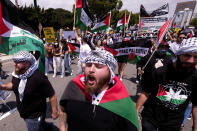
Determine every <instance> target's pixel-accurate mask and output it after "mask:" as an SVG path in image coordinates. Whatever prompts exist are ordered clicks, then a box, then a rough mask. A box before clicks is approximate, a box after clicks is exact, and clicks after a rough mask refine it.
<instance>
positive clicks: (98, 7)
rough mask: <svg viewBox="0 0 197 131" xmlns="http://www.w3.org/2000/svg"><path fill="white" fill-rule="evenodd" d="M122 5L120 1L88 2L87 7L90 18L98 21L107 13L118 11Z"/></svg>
mask: <svg viewBox="0 0 197 131" xmlns="http://www.w3.org/2000/svg"><path fill="white" fill-rule="evenodd" d="M122 5H123V3H122V1H121V0H88V6H89V9H90V13H91V14H92V16H93V17H94V18H95V19H96V20H99V19H101V18H102V17H103V16H105V15H106V14H107V13H108V12H110V11H114V10H120V9H121V7H122Z"/></svg>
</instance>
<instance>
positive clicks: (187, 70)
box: [176, 57, 196, 74]
mask: <svg viewBox="0 0 197 131" xmlns="http://www.w3.org/2000/svg"><path fill="white" fill-rule="evenodd" d="M195 64H196V63H187V62H181V61H180V58H179V57H177V62H176V65H177V68H178V70H180V71H181V72H183V73H185V74H188V73H192V72H193V71H194V70H195ZM183 65H187V67H186V66H183Z"/></svg>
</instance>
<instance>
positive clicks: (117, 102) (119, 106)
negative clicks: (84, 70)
mask: <svg viewBox="0 0 197 131" xmlns="http://www.w3.org/2000/svg"><path fill="white" fill-rule="evenodd" d="M83 79H84V74H82V75H80V76H78V77H76V78H74V79H73V82H74V84H75V85H76V86H77V87H72V89H71V90H73V88H78V89H79V91H80V92H81V93H82V94H83V95H84V96H85V97H86V98H87V99H89V101H90V102H91V101H92V96H91V95H89V94H87V93H86V91H85V84H84V81H83ZM114 81H115V85H113V86H112V87H111V88H110V89H108V90H107V91H106V92H105V94H104V95H103V97H102V98H101V100H100V102H99V103H98V106H99V107H102V108H104V109H106V110H108V111H110V112H113V113H114V114H116V115H118V116H119V117H122V118H123V120H126V121H127V122H128V124H127V125H125V126H128V128H127V129H133V130H132V131H139V121H138V116H137V112H136V107H135V105H134V103H133V101H132V100H131V98H130V95H129V93H128V92H127V89H126V88H125V86H124V85H123V83H122V82H121V81H120V80H119V78H118V77H117V76H115V78H114ZM68 86H69V85H68ZM74 90H75V92H77V90H76V89H74ZM67 93H68V92H67ZM76 94H79V93H76ZM80 96H81V95H80ZM76 97H77V96H75V98H74V99H77V98H76ZM60 105H61V101H60ZM125 128H126V127H125Z"/></svg>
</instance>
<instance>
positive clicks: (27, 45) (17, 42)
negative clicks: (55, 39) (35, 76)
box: [0, 0, 45, 72]
mask: <svg viewBox="0 0 197 131" xmlns="http://www.w3.org/2000/svg"><path fill="white" fill-rule="evenodd" d="M21 50H26V51H31V52H32V51H37V52H39V54H40V57H39V58H38V60H39V69H40V70H41V71H42V72H44V60H45V49H44V45H43V42H42V40H41V39H40V38H38V37H37V36H36V35H35V32H34V31H33V29H32V28H31V27H30V26H28V25H27V24H25V23H24V21H23V19H22V14H20V13H19V11H18V9H17V8H16V7H15V5H14V4H13V3H12V2H11V1H9V0H1V1H0V52H1V53H5V54H8V55H11V54H14V53H16V52H18V51H21Z"/></svg>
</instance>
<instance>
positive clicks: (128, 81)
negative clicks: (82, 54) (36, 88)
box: [0, 60, 193, 131]
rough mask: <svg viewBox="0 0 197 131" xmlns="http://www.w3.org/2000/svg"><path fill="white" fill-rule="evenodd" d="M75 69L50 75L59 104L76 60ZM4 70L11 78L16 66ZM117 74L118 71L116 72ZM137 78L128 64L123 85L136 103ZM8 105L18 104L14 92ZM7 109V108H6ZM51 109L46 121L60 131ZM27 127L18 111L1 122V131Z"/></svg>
mask: <svg viewBox="0 0 197 131" xmlns="http://www.w3.org/2000/svg"><path fill="white" fill-rule="evenodd" d="M71 67H72V69H73V75H72V76H68V75H67V76H65V77H64V78H60V74H59V75H57V76H56V78H52V75H53V73H52V72H51V74H49V75H48V78H49V80H50V82H51V84H52V85H53V87H54V89H55V92H56V95H57V100H58V102H59V100H60V98H61V96H62V93H63V91H64V89H65V86H66V84H67V83H68V82H69V81H70V80H71V79H72V78H74V77H75V76H76V72H77V61H76V60H75V61H74V63H73V64H72V65H71ZM3 70H4V71H6V72H7V73H8V74H9V75H10V76H11V72H12V71H13V70H14V64H13V62H12V61H8V62H5V63H3ZM115 73H116V74H117V70H116V72H115ZM135 78H136V67H135V65H132V64H127V66H126V69H125V73H124V78H123V83H124V85H125V86H126V88H127V90H128V92H129V93H130V95H131V98H132V99H133V101H134V102H136V100H137V95H136V94H138V93H139V91H140V89H139V87H137V85H136V83H135ZM10 80H11V77H9V78H7V79H6V80H4V82H8V81H10ZM7 104H8V105H9V106H10V107H11V109H14V108H15V105H16V102H15V95H14V93H13V92H12V95H11V96H10V97H9V98H8V100H7ZM5 108H6V107H5ZM50 112H51V108H50V104H48V108H47V116H46V121H47V122H48V123H51V127H52V128H51V129H52V130H53V131H58V130H59V122H58V120H52V118H51V116H50ZM192 123H193V122H192V120H188V121H187V123H186V125H185V127H184V129H183V130H182V131H192V128H191V127H192ZM26 130H27V128H26V125H25V122H24V121H23V119H22V118H20V116H19V113H18V111H17V110H16V111H14V112H13V113H11V114H10V115H8V116H7V117H5V118H3V119H2V120H1V118H0V131H26Z"/></svg>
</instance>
